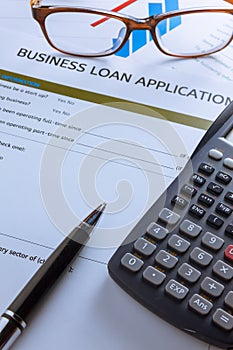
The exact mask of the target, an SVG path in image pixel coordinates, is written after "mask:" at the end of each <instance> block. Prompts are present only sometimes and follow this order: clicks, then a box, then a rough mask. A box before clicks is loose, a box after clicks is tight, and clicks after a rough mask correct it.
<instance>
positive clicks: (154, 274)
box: [143, 266, 166, 286]
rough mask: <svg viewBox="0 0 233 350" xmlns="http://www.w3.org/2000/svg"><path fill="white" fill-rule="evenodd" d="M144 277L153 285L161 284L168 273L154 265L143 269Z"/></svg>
mask: <svg viewBox="0 0 233 350" xmlns="http://www.w3.org/2000/svg"><path fill="white" fill-rule="evenodd" d="M143 278H144V279H145V280H146V281H148V282H150V283H152V284H153V285H155V286H159V285H160V284H161V283H162V282H163V281H164V279H165V278H166V275H165V274H164V273H162V272H161V271H159V270H157V269H155V268H154V267H152V266H148V267H147V268H146V269H145V271H143Z"/></svg>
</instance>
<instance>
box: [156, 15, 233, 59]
mask: <svg viewBox="0 0 233 350" xmlns="http://www.w3.org/2000/svg"><path fill="white" fill-rule="evenodd" d="M232 28H233V16H232V15H231V14H228V13H224V12H193V13H190V14H185V15H180V16H173V17H170V18H167V19H166V20H162V21H160V22H159V24H158V25H157V27H156V36H157V38H158V41H159V44H160V46H161V48H162V49H163V50H164V51H165V52H167V53H168V54H169V53H171V54H174V55H178V56H179V55H181V56H198V55H200V54H209V53H213V52H215V51H218V50H219V49H222V48H223V47H224V46H225V45H227V44H228V43H229V42H230V41H231V39H232V35H233V30H232Z"/></svg>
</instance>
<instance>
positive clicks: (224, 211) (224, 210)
mask: <svg viewBox="0 0 233 350" xmlns="http://www.w3.org/2000/svg"><path fill="white" fill-rule="evenodd" d="M215 211H216V212H217V213H219V214H221V215H223V216H226V217H227V216H229V215H231V213H232V209H231V208H230V207H228V206H227V205H225V204H223V203H218V205H217V207H216V208H215Z"/></svg>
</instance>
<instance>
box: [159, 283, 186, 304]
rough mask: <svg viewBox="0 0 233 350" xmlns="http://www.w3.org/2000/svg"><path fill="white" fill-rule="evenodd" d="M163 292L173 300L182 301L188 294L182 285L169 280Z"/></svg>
mask: <svg viewBox="0 0 233 350" xmlns="http://www.w3.org/2000/svg"><path fill="white" fill-rule="evenodd" d="M165 291H166V292H167V293H168V294H169V295H171V296H172V297H173V298H175V299H178V300H182V299H184V298H185V297H186V295H187V294H188V292H189V289H188V288H187V287H185V286H183V284H180V283H179V282H177V281H176V280H170V281H169V282H168V284H167V285H166V287H165Z"/></svg>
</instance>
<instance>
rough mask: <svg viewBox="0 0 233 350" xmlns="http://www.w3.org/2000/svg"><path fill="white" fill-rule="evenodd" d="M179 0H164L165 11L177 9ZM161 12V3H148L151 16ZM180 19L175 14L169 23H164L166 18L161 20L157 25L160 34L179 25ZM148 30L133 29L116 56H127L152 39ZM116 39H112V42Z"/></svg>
mask: <svg viewBox="0 0 233 350" xmlns="http://www.w3.org/2000/svg"><path fill="white" fill-rule="evenodd" d="M178 1H179V0H165V12H169V11H174V10H178V9H179V2H178ZM161 13H163V3H162V2H160V3H148V15H149V16H152V15H155V14H161ZM180 23H181V20H180V17H179V16H176V17H174V18H171V19H170V21H169V23H168V24H167V23H166V20H164V21H162V22H161V23H160V24H159V25H158V27H159V31H160V34H161V35H164V34H166V33H167V31H170V30H172V29H174V28H176V27H177V26H178V25H180ZM168 26H169V27H168ZM147 32H148V31H146V30H135V31H133V32H132V34H131V37H130V38H129V40H128V41H127V43H126V44H125V45H124V47H123V48H122V49H121V50H120V51H118V52H116V53H115V55H116V56H120V57H128V56H129V55H131V54H132V53H134V52H135V51H137V50H138V49H140V48H142V47H143V46H145V45H146V44H148V42H149V41H151V40H152V38H151V35H148V33H147ZM115 40H116V39H113V43H114V42H115Z"/></svg>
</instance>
